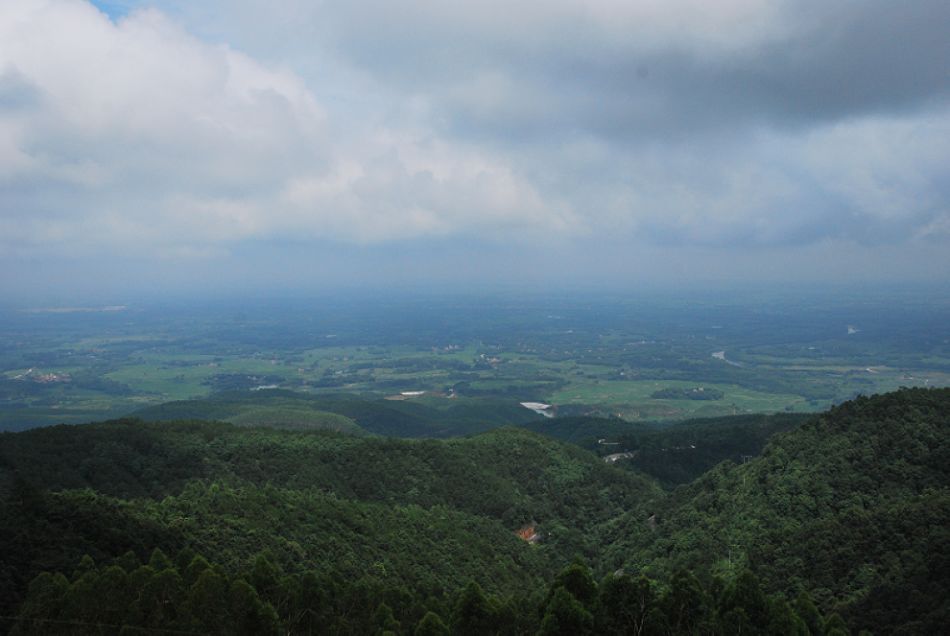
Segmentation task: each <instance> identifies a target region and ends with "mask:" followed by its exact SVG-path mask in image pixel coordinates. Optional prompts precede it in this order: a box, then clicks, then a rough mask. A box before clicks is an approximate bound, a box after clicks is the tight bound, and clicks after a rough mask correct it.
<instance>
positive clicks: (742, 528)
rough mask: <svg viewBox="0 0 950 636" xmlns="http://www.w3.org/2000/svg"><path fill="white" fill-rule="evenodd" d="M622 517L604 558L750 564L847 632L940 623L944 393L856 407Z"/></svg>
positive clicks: (904, 394) (948, 605)
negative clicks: (645, 512) (646, 518)
mask: <svg viewBox="0 0 950 636" xmlns="http://www.w3.org/2000/svg"><path fill="white" fill-rule="evenodd" d="M652 512H655V513H656V518H655V524H656V525H655V527H656V530H655V532H651V533H648V534H644V533H642V532H639V528H640V527H642V526H643V523H644V522H643V519H642V515H633V514H631V515H627V517H626V519H625V521H624V523H622V524H620V525H619V527H618V530H617V533H618V534H617V536H618V541H617V542H616V543H615V544H614V545H613V546H611V548H610V550H611V551H615V554H617V555H625V557H626V559H627V561H626V562H627V564H628V567H631V568H635V569H638V570H640V571H644V572H648V573H651V574H653V575H655V576H659V577H660V578H663V577H665V576H668V574H669V573H670V572H673V571H676V570H677V569H678V568H687V569H690V570H694V571H698V572H706V571H708V572H712V573H719V574H722V575H725V576H727V577H728V576H729V573H730V572H731V571H734V570H736V569H738V568H742V567H744V566H749V567H751V568H752V569H753V570H754V571H755V572H756V573H757V574H758V575H759V576H760V577H761V578H762V580H763V582H764V584H765V586H766V587H767V588H768V589H772V590H777V591H779V590H780V591H784V592H786V593H789V594H795V593H797V592H798V591H799V590H802V589H808V590H810V591H811V592H812V594H813V595H814V596H815V600H816V601H817V602H818V603H819V605H822V606H824V607H836V608H837V609H838V610H839V611H841V612H842V613H843V614H844V615H845V616H846V618H847V619H848V621H849V623H850V624H851V625H852V626H854V627H856V628H864V629H868V630H870V631H873V632H878V631H882V632H885V633H887V632H890V631H892V630H895V629H897V628H898V627H899V626H906V629H907V633H941V632H943V631H944V630H945V628H946V627H947V625H950V600H948V599H950V389H939V390H938V389H931V390H927V389H905V390H901V391H898V392H895V393H890V394H886V395H879V396H874V397H871V398H865V397H861V398H857V399H855V400H853V401H850V402H847V403H845V404H842V405H841V406H838V407H836V408H833V409H832V410H830V411H828V412H827V413H824V414H821V415H819V416H816V417H813V418H811V419H810V420H808V421H807V422H806V423H805V424H803V425H802V426H801V427H799V428H798V429H796V430H794V431H792V432H789V433H784V434H779V435H777V436H775V437H773V438H772V440H771V442H770V443H769V444H768V445H767V446H766V448H765V450H764V452H763V453H762V455H761V456H760V457H758V458H755V459H753V460H751V461H748V462H746V463H743V464H741V465H736V464H734V463H732V462H725V463H723V464H720V465H719V466H717V467H716V468H715V469H713V470H712V471H710V472H709V473H707V474H706V475H704V476H703V477H701V478H700V479H698V480H697V481H696V482H694V483H692V484H690V485H689V486H685V487H682V488H680V489H678V490H676V491H674V493H673V494H672V496H670V497H669V498H667V499H666V500H664V501H663V502H662V504H661V505H660V506H658V508H657V510H655V511H652Z"/></svg>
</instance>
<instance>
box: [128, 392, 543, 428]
mask: <svg viewBox="0 0 950 636" xmlns="http://www.w3.org/2000/svg"><path fill="white" fill-rule="evenodd" d="M330 414H332V415H335V416H336V417H335V418H333V417H331V415H330ZM132 415H133V416H134V417H138V418H141V419H143V420H147V421H152V422H164V421H173V420H220V421H227V422H233V423H235V424H239V425H252V426H272V425H276V426H279V427H281V428H306V427H311V428H328V429H331V430H340V431H344V432H360V431H363V432H368V433H372V434H376V435H386V436H390V437H456V436H461V435H470V434H472V433H478V432H481V431H486V430H489V429H492V428H495V427H498V426H505V425H510V424H521V423H523V422H530V421H533V420H538V419H542V417H541V416H540V415H538V414H536V413H533V412H531V411H529V410H528V409H525V408H524V407H522V406H521V405H520V404H518V402H517V401H515V400H508V399H497V398H453V399H448V398H444V397H421V398H414V399H411V400H387V399H384V398H381V397H378V396H362V395H351V394H345V393H343V394H335V395H307V394H304V393H298V392H294V391H283V390H264V391H254V392H250V391H232V392H226V393H217V394H215V395H212V396H211V397H208V398H203V399H196V400H182V401H177V402H168V403H165V404H161V405H158V406H152V407H147V408H144V409H140V410H138V411H135V412H134V413H133V414H132Z"/></svg>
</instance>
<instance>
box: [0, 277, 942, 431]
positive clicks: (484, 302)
mask: <svg viewBox="0 0 950 636" xmlns="http://www.w3.org/2000/svg"><path fill="white" fill-rule="evenodd" d="M83 309H84V310H83V311H75V310H73V311H70V310H63V309H59V310H55V311H53V310H49V309H36V308H5V309H4V310H3V311H2V312H0V428H2V429H5V430H19V429H24V428H30V427H33V426H40V425H48V424H56V423H61V422H64V423H79V422H86V421H91V420H101V419H104V418H110V417H117V416H121V415H125V414H129V413H134V412H139V411H142V409H147V408H149V407H153V406H156V405H160V404H163V403H167V402H173V401H182V400H194V399H208V398H211V397H213V396H215V395H219V394H224V393H228V394H235V392H237V393H245V394H247V395H249V396H250V395H254V394H255V393H256V392H267V391H269V390H274V389H281V390H285V391H291V392H294V393H296V394H299V395H301V396H320V395H339V394H349V395H354V396H362V397H363V398H364V399H368V400H381V399H386V400H389V401H392V402H415V403H420V404H422V405H427V406H429V407H431V408H434V409H436V410H438V409H440V408H441V409H443V411H444V412H445V413H448V412H449V410H448V406H447V405H449V404H452V403H456V404H457V401H458V400H464V399H471V400H474V401H473V402H472V403H471V404H470V406H469V412H468V415H471V411H472V409H474V410H475V412H476V413H477V411H478V409H479V408H486V409H487V408H496V407H497V405H499V404H501V405H505V407H506V408H507V407H516V406H517V405H518V404H519V403H521V402H540V403H544V404H550V405H552V409H551V413H552V414H556V415H558V416H565V415H568V416H577V415H598V416H607V417H619V418H622V419H624V420H629V421H642V420H678V419H686V418H692V417H707V416H708V417H715V416H722V415H734V414H743V413H772V412H811V411H817V410H820V409H824V408H827V407H828V406H829V405H831V404H834V403H838V402H841V401H843V400H845V399H848V398H850V397H853V396H855V395H858V394H872V393H881V392H885V391H890V390H894V389H896V388H898V387H900V386H947V385H950V301H948V299H947V296H946V295H943V296H941V295H940V294H934V293H933V292H927V291H914V290H885V291H881V292H877V293H875V294H870V293H869V294H864V295H860V296H855V295H852V296H847V295H842V294H841V293H838V292H835V293H833V290H824V291H810V292H808V293H804V292H803V294H802V295H801V296H797V297H794V298H793V297H790V296H781V295H778V294H777V293H771V294H769V293H763V292H761V291H760V292H757V293H756V294H751V293H738V292H733V293H731V294H727V293H724V292H718V293H715V294H713V293H711V292H696V293H693V294H690V295H683V294H680V295H673V294H662V293H659V292H656V293H653V294H641V295H639V296H624V297H620V296H612V297H611V296H600V297H568V296H565V297H555V296H536V297H516V296H510V297H506V296H495V297H475V296H458V297H440V298H439V299H435V298H432V297H400V296H398V295H391V296H383V297H373V298H369V297H352V298H334V299H315V300H312V301H306V302H304V301H294V302H291V301H273V302H254V303H250V302H240V303H237V302H235V303H218V304H212V303H204V304H200V303H197V304H196V303H191V304H187V303H180V304H177V305H157V304H148V303H140V304H131V303H130V304H128V305H127V306H123V307H108V308H103V310H99V311H97V310H96V308H95V307H92V308H83ZM106 309H107V310H106ZM453 401H455V402H453ZM486 404H491V407H488V406H486ZM275 408H282V409H284V411H285V412H284V413H283V414H282V415H281V414H279V413H274V414H272V415H273V416H272V417H270V416H268V417H263V419H262V414H261V413H260V411H259V409H258V410H257V411H255V412H254V413H251V414H248V413H246V412H245V413H235V414H231V415H229V418H236V422H238V423H254V422H258V421H273V422H278V423H280V422H283V423H285V424H288V425H292V424H294V423H295V422H296V423H297V424H299V425H301V426H305V425H308V424H307V422H309V421H311V420H313V421H315V422H318V423H319V424H320V425H323V424H326V426H328V427H331V428H334V427H335V428H346V426H347V422H346V421H343V420H332V418H331V419H329V420H328V419H327V418H326V416H325V414H324V415H321V414H319V413H318V414H316V415H314V414H312V413H309V412H308V413H300V412H297V411H295V410H294V409H298V408H299V405H295V404H290V405H288V404H284V405H282V406H280V407H275ZM288 409H289V410H288ZM515 412H520V411H515ZM486 413H487V412H486ZM468 415H467V416H466V417H468ZM524 415H525V419H526V420H528V419H530V417H531V416H532V415H533V414H532V413H531V412H530V411H528V410H527V409H524ZM507 417H508V416H507V415H506V418H507ZM321 418H322V419H321ZM491 419H492V418H491V417H490V416H488V415H487V414H486V421H488V420H491Z"/></svg>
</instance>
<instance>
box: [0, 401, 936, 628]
mask: <svg viewBox="0 0 950 636" xmlns="http://www.w3.org/2000/svg"><path fill="white" fill-rule="evenodd" d="M948 414H950V390H947V389H942V390H923V389H907V390H902V391H899V392H896V393H892V394H887V395H881V396H875V397H872V398H859V399H857V400H854V401H852V402H848V403H846V404H843V405H841V406H839V407H836V408H834V409H832V410H831V411H829V412H827V413H824V414H821V415H819V416H815V417H812V418H809V419H807V420H805V421H804V422H803V423H800V424H799V423H797V422H795V423H793V425H797V426H796V427H795V428H793V429H792V430H789V431H787V432H784V433H777V434H775V435H774V436H773V437H772V438H771V440H770V441H769V442H768V444H767V445H766V446H765V448H764V450H763V452H762V453H761V455H760V456H758V457H755V458H752V459H749V460H748V461H745V462H744V463H741V464H736V463H733V462H724V463H722V464H719V465H717V466H715V467H714V468H713V469H711V470H710V471H708V472H707V473H705V474H703V475H702V476H701V477H699V478H698V479H697V480H695V481H693V482H691V483H689V484H686V485H682V486H679V487H677V488H675V489H673V490H671V491H664V490H663V489H661V488H660V487H659V485H658V483H657V482H656V481H654V480H652V479H651V478H649V477H647V476H643V475H640V474H637V473H636V472H634V471H631V470H625V469H620V468H617V467H615V466H611V465H608V464H606V463H605V462H603V460H602V459H601V458H599V457H597V456H596V455H594V454H592V453H590V452H587V451H585V450H583V449H581V448H579V447H576V446H572V445H570V444H566V443H563V442H559V441H557V440H554V439H551V438H546V437H543V436H541V435H537V434H534V433H531V432H529V431H525V430H522V429H516V428H501V429H495V430H492V431H490V432H487V433H483V434H479V435H476V436H474V437H470V438H462V439H452V440H402V439H383V438H377V437H365V436H364V437H357V436H352V435H346V434H342V433H335V432H330V431H287V430H279V429H273V428H246V427H240V426H235V425H231V424H227V423H222V422H199V421H174V422H161V423H147V422H143V421H140V420H136V419H128V420H118V421H112V422H105V423H100V424H91V425H84V426H72V427H69V426H60V427H51V428H44V429H36V430H32V431H28V432H25V433H17V434H2V435H0V497H2V499H0V565H2V568H0V603H2V607H0V616H6V617H10V616H19V619H4V620H5V623H4V628H10V629H12V630H13V631H14V632H16V633H38V634H39V633H52V632H55V631H56V629H54V628H55V627H56V626H60V627H61V628H62V629H61V630H60V631H61V633H86V632H88V633H100V631H103V630H104V631H105V632H106V633H109V632H110V629H111V630H112V631H115V632H117V631H118V629H119V627H121V626H122V625H129V626H136V627H138V628H149V629H174V630H181V631H186V632H198V633H207V632H216V633H278V632H285V633H286V632H290V633H324V632H330V633H351V634H361V633H375V632H384V631H391V632H394V633H403V634H409V633H414V632H415V633H444V630H445V629H446V628H447V627H446V626H448V628H451V629H452V630H453V631H454V632H456V633H511V634H527V633H536V632H538V631H539V630H540V631H541V633H545V634H556V633H572V634H584V633H593V632H596V633H618V634H619V633H631V632H639V633H644V634H660V633H737V631H741V632H742V633H789V634H808V633H811V634H826V635H828V636H830V635H831V634H841V633H847V632H846V630H847V627H846V625H845V622H846V623H847V625H848V626H850V627H851V628H852V629H853V630H855V631H856V630H857V629H867V630H870V631H871V632H874V633H894V632H900V631H901V630H903V632H904V633H940V632H942V631H943V628H944V627H945V626H946V625H947V624H950V602H948V601H947V599H948V598H950V584H948V576H950V574H948V573H950V562H948V561H947V559H948V556H947V555H950V422H948ZM773 424H776V425H777V426H778V425H781V426H785V425H786V424H788V422H778V421H777V420H776V421H775V422H773ZM704 426H705V425H704ZM709 426H711V427H712V430H710V434H711V435H713V437H715V436H716V435H720V434H721V432H717V431H716V430H715V428H716V427H715V426H712V424H711V423H710V424H709ZM703 430H705V429H704V428H703V426H699V427H696V430H691V431H690V433H689V434H690V435H694V434H702V432H703ZM691 439H692V438H691ZM726 439H728V437H727V438H726ZM516 531H521V533H522V534H523V536H524V538H519V536H518V535H517V534H516ZM532 535H535V536H534V537H532ZM527 538H533V540H534V542H529V541H526V540H525V539H527ZM86 557H88V558H86ZM575 560H576V561H579V562H580V563H582V564H584V565H575V566H572V567H569V568H568V569H567V570H562V568H564V567H565V566H567V565H568V564H570V563H571V562H573V561H575ZM621 570H622V573H621ZM43 571H47V572H49V574H44V575H42V576H38V575H40V573H41V572H43ZM558 571H561V573H560V574H557V573H558ZM644 575H646V576H649V578H644ZM31 581H32V583H31ZM598 581H599V582H598ZM759 581H761V588H760V587H759ZM103 598H107V599H110V601H109V603H103V602H101V599H103ZM111 599H116V600H114V601H113V600H111ZM816 606H817V608H816ZM839 614H840V615H841V616H843V617H844V619H845V621H844V622H843V621H842V619H841V618H840V617H839ZM102 625H105V626H112V627H110V628H105V627H101V626H102ZM57 629H58V628H57ZM417 629H418V630H420V631H417ZM440 630H442V631H440ZM132 633H136V632H135V631H134V630H133V631H132Z"/></svg>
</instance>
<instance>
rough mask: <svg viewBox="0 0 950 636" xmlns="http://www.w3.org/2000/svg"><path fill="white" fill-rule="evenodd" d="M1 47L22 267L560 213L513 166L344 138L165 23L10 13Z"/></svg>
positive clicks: (372, 237) (1, 99)
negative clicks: (48, 259)
mask: <svg viewBox="0 0 950 636" xmlns="http://www.w3.org/2000/svg"><path fill="white" fill-rule="evenodd" d="M0 40H2V41H3V42H4V44H3V45H2V49H0V108H2V110H0V153H2V157H3V159H4V161H3V163H2V168H0V179H2V184H3V185H2V187H3V195H4V199H5V201H6V203H7V205H5V206H4V208H5V209H4V212H3V214H4V217H5V220H6V221H7V222H8V223H10V224H11V225H14V226H16V227H17V228H18V229H17V231H13V232H9V233H7V234H5V238H3V239H0V241H2V242H3V243H4V244H5V248H6V249H7V250H10V251H19V252H24V251H25V252H31V251H35V250H44V249H48V250H53V249H56V250H67V251H76V252H81V251H82V250H83V249H102V248H103V247H106V248H108V249H118V250H120V251H121V250H131V251H138V250H141V249H151V248H152V246H154V247H155V249H156V253H167V252H168V251H169V250H168V246H169V244H172V245H177V244H185V245H186V246H189V249H195V250H199V251H200V249H201V248H202V246H207V245H226V244H228V243H232V242H235V241H240V240H246V239H251V238H261V239H268V238H273V237H275V236H291V235H293V236H300V235H303V236H310V237H314V238H325V237H330V238H335V239H339V240H344V241H379V240H391V239H398V238H404V237H414V236H419V235H427V234H437V235H442V234H451V233H456V232H459V231H462V230H465V229H467V228H470V227H486V228H488V231H495V230H497V229H498V228H499V227H502V226H503V227H511V226H519V225H524V224H532V223H535V222H538V218H539V217H541V216H546V215H547V212H548V208H547V204H546V202H545V201H543V200H542V197H541V195H540V194H539V193H538V192H537V191H535V190H534V189H533V188H532V187H531V186H530V184H528V183H527V182H525V181H524V180H522V179H520V178H519V177H518V175H516V174H515V173H514V172H513V171H512V170H511V169H510V168H509V167H507V166H506V165H505V163H504V162H503V161H498V160H496V159H495V158H492V157H485V156H483V155H484V153H479V152H477V151H472V150H466V149H465V148H463V147H448V146H446V145H445V144H437V143H434V144H433V143H429V142H428V141H427V140H426V139H425V136H424V133H423V134H422V135H419V134H412V133H410V132H407V131H399V132H398V135H395V134H394V133H391V132H390V131H388V130H387V129H386V128H385V127H369V128H367V129H363V130H340V129H336V128H335V127H334V124H335V123H336V122H335V120H334V119H332V118H331V116H330V115H328V113H327V111H326V109H325V108H324V106H323V105H321V104H320V103H319V102H318V99H317V98H316V97H315V95H314V93H313V92H312V91H311V90H310V89H309V88H308V87H307V86H306V85H305V83H304V82H303V81H302V80H301V78H300V77H299V76H298V75H296V74H294V73H293V72H291V71H289V70H286V69H283V68H279V67H276V66H265V65H263V64H261V63H258V62H256V61H254V60H253V59H251V58H250V57H248V56H247V55H244V54H242V53H240V52H238V51H235V50H234V49H232V48H230V47H228V46H225V45H212V44H208V43H206V42H203V41H201V40H200V39H198V38H196V37H194V36H192V35H191V34H189V33H188V32H187V31H186V30H184V29H183V28H182V27H181V26H180V25H179V24H177V23H176V22H174V21H173V20H171V19H169V18H168V17H167V16H166V15H165V14H163V13H161V12H159V11H157V10H154V9H144V10H137V11H133V12H132V13H130V14H129V15H127V16H126V17H123V18H121V19H119V20H118V21H117V22H113V21H111V20H110V19H109V18H107V17H106V16H105V15H103V14H101V13H99V12H98V11H97V10H95V9H94V8H93V7H92V6H90V5H88V4H86V3H83V2H78V1H69V0H52V1H49V2H46V1H40V0H35V1H26V2H21V3H16V4H9V5H5V6H4V8H3V9H2V13H0ZM397 136H398V138H397ZM353 166H356V169H357V170H358V171H359V176H358V178H357V177H348V176H346V175H348V174H349V172H348V171H350V170H351V168H352V167H353ZM334 183H336V184H337V185H336V186H335V187H336V188H337V189H336V190H334V186H333V184H334ZM340 187H343V188H344V190H340ZM551 211H552V212H553V215H552V216H551V218H545V219H544V222H545V223H546V224H547V225H549V226H556V225H557V223H558V218H559V217H558V214H559V212H558V210H557V206H556V205H555V206H554V207H553V208H552V209H551ZM486 219H494V221H493V222H492V221H486ZM562 225H563V224H562Z"/></svg>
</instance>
